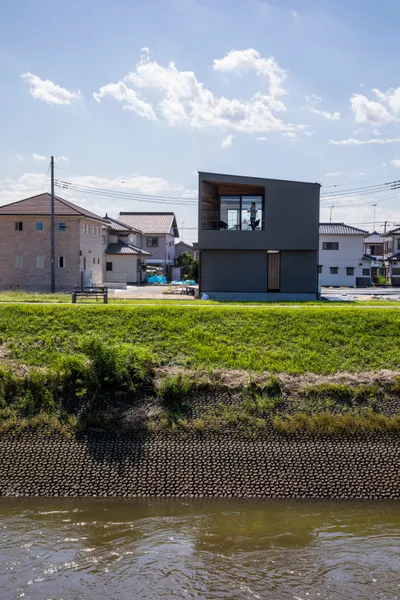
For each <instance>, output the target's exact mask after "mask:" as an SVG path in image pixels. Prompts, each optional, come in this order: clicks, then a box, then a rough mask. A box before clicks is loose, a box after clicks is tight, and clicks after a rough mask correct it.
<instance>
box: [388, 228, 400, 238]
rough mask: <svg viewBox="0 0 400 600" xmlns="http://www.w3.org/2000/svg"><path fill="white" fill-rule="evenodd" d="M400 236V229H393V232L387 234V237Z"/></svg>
mask: <svg viewBox="0 0 400 600" xmlns="http://www.w3.org/2000/svg"><path fill="white" fill-rule="evenodd" d="M393 234H395V235H399V234H400V227H396V229H392V231H388V232H387V233H385V237H388V236H391V235H393Z"/></svg>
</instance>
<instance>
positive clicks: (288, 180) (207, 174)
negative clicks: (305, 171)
mask: <svg viewBox="0 0 400 600" xmlns="http://www.w3.org/2000/svg"><path fill="white" fill-rule="evenodd" d="M197 172H198V174H199V175H206V176H207V177H237V178H239V179H257V180H260V181H266V180H267V181H281V182H283V183H303V184H305V185H318V186H319V187H321V184H320V183H318V182H317V181H297V180H295V179H276V178H274V177H254V176H253V175H237V174H236V175H234V174H232V173H209V172H208V171H197Z"/></svg>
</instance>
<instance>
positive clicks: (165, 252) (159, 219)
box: [118, 212, 179, 273]
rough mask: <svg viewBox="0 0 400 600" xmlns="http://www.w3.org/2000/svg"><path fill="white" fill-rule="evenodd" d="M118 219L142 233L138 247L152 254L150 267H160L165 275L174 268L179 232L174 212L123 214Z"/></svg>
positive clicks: (149, 261) (138, 238)
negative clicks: (176, 241)
mask: <svg viewBox="0 0 400 600" xmlns="http://www.w3.org/2000/svg"><path fill="white" fill-rule="evenodd" d="M118 219H121V221H123V222H124V223H126V224H128V225H129V226H130V227H133V228H134V229H136V230H139V231H140V232H141V233H140V236H139V235H138V237H137V240H138V245H139V246H140V248H143V250H146V251H148V252H150V253H151V257H149V259H148V261H147V264H148V265H151V266H155V267H160V268H162V269H163V271H164V273H166V272H167V271H168V268H169V267H172V266H174V263H175V238H178V237H179V231H178V225H177V223H176V218H175V214H174V213H173V212H121V213H120V214H119V216H118Z"/></svg>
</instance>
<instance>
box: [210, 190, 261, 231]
mask: <svg viewBox="0 0 400 600" xmlns="http://www.w3.org/2000/svg"><path fill="white" fill-rule="evenodd" d="M262 228H263V197H262V196H221V197H220V213H219V223H218V229H229V230H231V231H238V230H242V231H255V230H258V229H262Z"/></svg>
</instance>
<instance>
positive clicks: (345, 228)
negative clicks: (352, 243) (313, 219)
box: [319, 223, 368, 236]
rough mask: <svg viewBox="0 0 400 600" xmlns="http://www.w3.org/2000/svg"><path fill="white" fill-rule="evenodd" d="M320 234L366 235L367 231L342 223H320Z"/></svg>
mask: <svg viewBox="0 0 400 600" xmlns="http://www.w3.org/2000/svg"><path fill="white" fill-rule="evenodd" d="M319 234H320V235H364V236H365V235H368V231H364V230H363V229H358V228H357V227H351V226H350V225H345V224H344V223H320V224H319Z"/></svg>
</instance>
